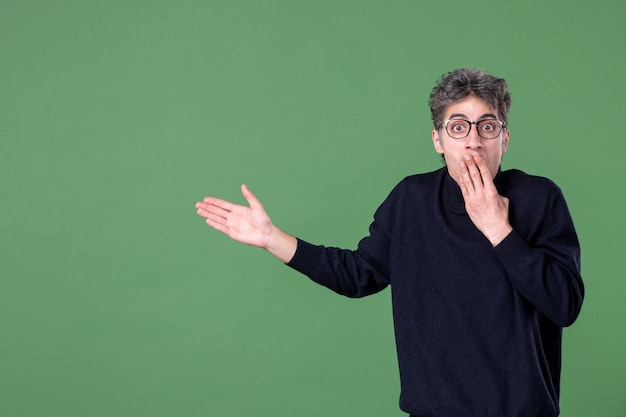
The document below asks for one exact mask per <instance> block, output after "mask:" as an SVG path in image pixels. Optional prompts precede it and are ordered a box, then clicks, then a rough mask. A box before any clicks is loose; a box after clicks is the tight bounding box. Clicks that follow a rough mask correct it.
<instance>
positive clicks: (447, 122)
mask: <svg viewBox="0 0 626 417" xmlns="http://www.w3.org/2000/svg"><path fill="white" fill-rule="evenodd" d="M454 120H461V121H464V122H467V123H468V124H469V129H467V133H466V134H465V136H463V137H460V138H455V137H454V136H452V135H451V134H450V132H449V131H448V124H449V123H450V122H452V121H454ZM486 120H495V121H496V122H498V123H500V131H499V132H498V134H497V135H495V136H494V137H492V138H486V137H484V136H483V135H481V134H480V130H478V124H479V123H481V122H484V121H486ZM472 125H476V132H477V133H478V136H480V137H481V138H483V139H485V140H493V139H496V138H497V137H498V136H500V134H501V133H502V129H506V122H503V121H502V120H498V119H492V118H487V119H481V120H478V121H476V122H470V121H469V120H467V119H462V118H454V119H448V120H444V121H443V122H442V123H441V124H440V125H439V129H441V128H442V127H444V126H445V127H446V133H447V134H448V136H450V137H451V138H452V139H454V140H463V139H465V138H466V137H468V136H469V134H470V133H471V131H472Z"/></svg>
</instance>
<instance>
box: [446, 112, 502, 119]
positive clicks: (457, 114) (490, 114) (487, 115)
mask: <svg viewBox="0 0 626 417" xmlns="http://www.w3.org/2000/svg"><path fill="white" fill-rule="evenodd" d="M455 117H458V118H463V119H467V118H468V117H467V116H466V115H465V114H463V113H452V114H451V115H450V116H449V117H448V118H449V119H454V118H455ZM485 119H498V116H496V115H495V114H493V113H485V114H483V115H482V116H480V117H479V118H478V120H485Z"/></svg>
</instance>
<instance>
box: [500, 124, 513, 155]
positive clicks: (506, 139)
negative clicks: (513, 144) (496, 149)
mask: <svg viewBox="0 0 626 417" xmlns="http://www.w3.org/2000/svg"><path fill="white" fill-rule="evenodd" d="M504 132H505V134H504V139H502V153H505V152H506V151H507V150H508V149H509V138H510V137H511V131H510V130H509V129H506V130H505V131H504Z"/></svg>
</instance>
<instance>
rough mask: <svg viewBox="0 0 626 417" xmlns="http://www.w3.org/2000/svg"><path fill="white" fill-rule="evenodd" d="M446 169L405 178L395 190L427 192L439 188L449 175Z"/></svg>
mask: <svg viewBox="0 0 626 417" xmlns="http://www.w3.org/2000/svg"><path fill="white" fill-rule="evenodd" d="M447 172H448V171H447V169H446V167H443V168H440V169H438V170H436V171H432V172H425V173H421V174H415V175H410V176H408V177H405V178H403V179H402V181H400V182H399V183H398V185H397V186H396V187H395V188H394V190H395V189H401V190H404V191H408V190H422V191H427V190H431V189H433V188H438V187H439V186H440V184H441V183H442V182H443V180H444V179H445V177H446V175H447Z"/></svg>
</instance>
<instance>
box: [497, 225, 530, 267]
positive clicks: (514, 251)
mask: <svg viewBox="0 0 626 417" xmlns="http://www.w3.org/2000/svg"><path fill="white" fill-rule="evenodd" d="M493 250H494V252H495V254H496V256H497V257H498V259H499V260H500V262H502V263H503V264H510V263H511V260H512V259H520V258H521V257H524V256H525V255H526V254H529V253H530V252H531V251H532V248H531V247H530V246H528V243H526V241H525V240H524V239H522V237H521V236H520V235H519V234H517V232H516V231H515V230H512V231H511V233H509V234H508V236H507V237H505V238H504V240H503V241H502V242H500V243H499V244H498V245H497V246H496V247H495V248H493Z"/></svg>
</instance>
